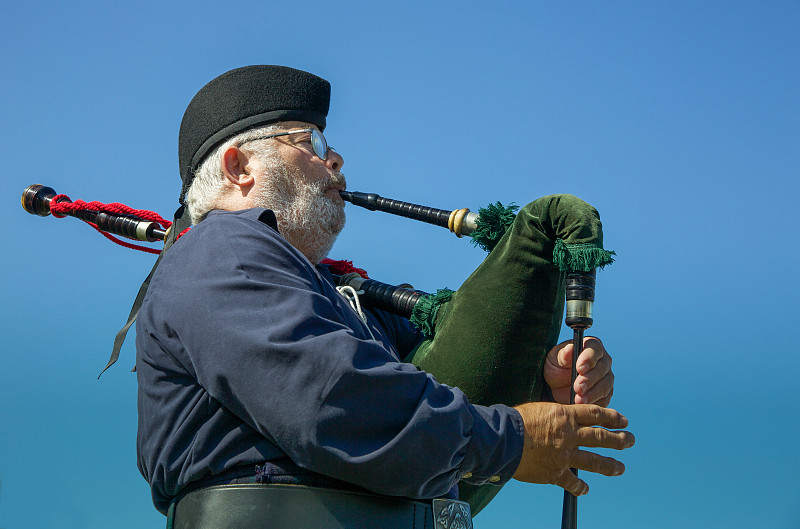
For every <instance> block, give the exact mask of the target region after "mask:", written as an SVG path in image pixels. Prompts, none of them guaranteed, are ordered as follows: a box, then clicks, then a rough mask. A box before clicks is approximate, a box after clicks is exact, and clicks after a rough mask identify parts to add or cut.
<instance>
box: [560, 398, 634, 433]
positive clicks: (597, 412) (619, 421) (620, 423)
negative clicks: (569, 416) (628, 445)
mask: <svg viewBox="0 0 800 529" xmlns="http://www.w3.org/2000/svg"><path fill="white" fill-rule="evenodd" d="M570 409H571V410H573V411H574V413H575V420H576V421H577V422H578V424H580V425H581V426H602V427H603V428H610V429H612V430H619V429H620V428H625V427H626V426H628V419H627V418H626V417H625V416H624V415H622V414H621V413H620V412H618V411H617V410H612V409H611V408H601V407H600V406H595V405H594V404H575V405H574V406H570Z"/></svg>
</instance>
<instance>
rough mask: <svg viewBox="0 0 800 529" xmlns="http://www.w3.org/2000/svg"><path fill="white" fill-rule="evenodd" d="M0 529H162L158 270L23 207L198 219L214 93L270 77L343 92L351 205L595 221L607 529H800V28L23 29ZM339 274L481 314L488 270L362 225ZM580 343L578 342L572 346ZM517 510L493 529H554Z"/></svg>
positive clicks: (497, 9)
mask: <svg viewBox="0 0 800 529" xmlns="http://www.w3.org/2000/svg"><path fill="white" fill-rule="evenodd" d="M0 12H2V14H3V18H4V20H5V21H6V22H5V24H4V30H3V31H2V32H0V44H2V49H3V53H2V54H0V71H1V72H2V75H0V120H2V123H3V125H4V126H3V127H2V129H0V137H2V141H0V153H2V159H3V161H4V166H5V176H4V178H3V179H2V181H0V197H2V198H3V201H4V202H3V203H4V205H5V207H3V208H0V220H2V223H3V225H4V226H5V227H6V229H7V230H8V231H7V233H8V236H7V237H6V238H5V243H4V251H3V255H4V257H5V258H4V259H3V260H2V261H1V262H0V267H1V269H2V274H0V277H2V292H3V300H4V303H3V305H2V314H1V315H0V331H1V332H2V336H3V344H4V345H3V351H2V364H0V366H2V367H0V425H2V426H0V428H1V429H0V528H2V529H17V528H39V527H41V528H44V527H47V528H81V529H84V528H101V527H102V528H105V527H117V528H127V527H131V528H133V527H137V528H142V527H161V526H163V524H164V518H163V517H162V516H161V515H160V514H158V513H157V512H156V511H155V509H153V507H152V504H151V501H150V495H149V489H148V486H147V484H146V483H145V481H144V480H143V479H142V477H141V476H140V475H139V473H138V470H137V469H136V457H135V432H136V403H135V398H136V380H135V376H134V375H133V374H131V373H129V370H130V368H131V367H132V366H133V358H134V350H133V345H132V344H133V340H132V339H131V340H129V342H128V343H127V344H126V346H125V348H124V349H123V352H122V356H121V360H120V361H119V363H118V364H117V365H116V366H115V367H113V368H112V369H111V370H109V371H108V372H107V373H106V374H105V375H103V377H102V379H100V380H99V381H97V380H96V377H97V374H98V373H99V372H100V370H101V369H102V367H103V366H104V365H105V363H106V360H107V358H108V354H109V352H110V347H111V344H112V340H113V337H114V334H115V333H116V331H117V329H118V328H119V327H120V326H121V325H122V324H123V323H124V320H125V319H126V317H127V314H128V310H129V308H130V303H131V302H132V300H133V298H134V297H135V294H136V291H137V289H138V287H139V284H140V283H141V280H142V279H143V278H144V277H145V276H146V275H147V273H148V272H149V270H150V267H151V265H152V262H153V257H152V256H150V255H147V254H140V253H138V252H133V251H130V250H126V249H123V248H121V247H117V246H115V245H112V244H110V243H108V242H107V241H105V239H103V238H102V237H100V236H99V235H97V234H96V233H94V231H93V230H92V229H90V228H88V227H86V226H85V225H83V224H82V223H80V222H78V221H76V220H74V219H63V220H55V219H53V218H52V217H51V218H47V219H41V218H35V217H32V216H30V215H28V214H26V213H24V212H23V211H22V209H21V208H20V207H19V196H20V194H21V192H22V190H23V189H24V188H25V187H26V186H28V185H30V184H33V183H42V184H46V185H49V186H51V187H54V188H55V189H56V190H57V191H59V192H63V193H66V194H68V195H70V196H71V197H72V198H73V199H84V200H99V201H103V202H114V201H118V202H124V203H126V204H129V205H131V206H132V207H136V208H142V209H152V210H155V211H157V212H159V213H161V214H162V215H163V216H165V217H168V216H171V214H172V211H173V210H174V209H175V207H176V205H177V196H178V192H179V187H180V186H179V177H178V166H177V132H178V126H179V124H180V119H181V116H182V115H183V111H184V109H185V107H186V105H187V103H188V102H189V100H190V99H191V97H192V96H193V95H194V93H195V92H196V91H197V90H198V89H199V88H200V87H202V86H203V85H204V84H205V83H206V82H208V81H209V80H210V79H212V78H213V77H215V76H217V75H219V74H220V73H222V72H224V71H226V70H229V69H231V68H234V67H238V66H243V65H247V64H283V65H288V66H293V67H297V68H301V69H305V70H308V71H311V72H314V73H316V74H318V75H320V76H322V77H325V78H326V79H328V80H330V81H331V83H332V85H333V95H332V104H331V113H330V115H329V121H328V122H329V126H328V128H327V129H326V136H327V138H328V141H329V142H330V143H331V145H333V146H335V147H336V148H337V150H338V151H339V152H341V153H342V154H343V155H344V158H345V167H344V172H345V174H346V175H347V176H348V182H349V187H350V188H351V189H355V190H361V191H369V192H375V193H379V194H382V195H384V196H389V197H392V198H398V199H404V200H409V201H412V202H417V203H423V204H427V205H432V206H436V207H441V208H445V209H454V208H461V207H470V208H472V209H477V208H478V207H481V206H484V205H486V204H488V203H489V202H494V201H498V200H499V201H502V202H516V203H525V202H527V201H530V200H533V199H535V198H537V197H539V196H543V195H546V194H550V193H571V194H575V195H578V196H580V197H582V198H584V199H585V200H587V201H588V202H590V203H592V204H593V205H595V206H596V207H597V208H598V210H599V211H600V214H601V217H602V219H603V224H604V230H605V242H606V247H607V248H610V249H614V250H616V251H617V254H618V256H617V257H618V261H617V263H615V264H614V265H613V266H611V267H608V268H606V269H605V270H604V271H602V272H600V274H599V276H598V290H597V303H596V307H595V312H596V317H595V326H594V328H593V329H592V332H593V333H595V334H597V335H599V336H601V337H602V338H603V339H604V341H605V343H606V345H607V347H608V349H609V351H610V352H611V354H612V355H613V358H614V371H615V373H616V375H617V383H616V392H615V396H614V400H613V402H612V404H613V407H615V408H616V409H619V410H620V411H622V412H623V413H625V414H626V415H627V416H628V417H629V419H630V429H631V430H632V431H633V432H634V433H635V434H636V436H637V445H636V447H635V448H633V449H631V450H629V451H627V452H624V453H623V454H621V457H622V459H623V461H624V462H625V463H626V465H627V467H628V471H627V473H626V474H625V475H624V476H623V477H620V478H613V479H612V478H605V477H599V476H597V477H594V476H593V477H589V478H587V480H588V483H589V485H590V487H591V492H590V493H589V495H588V496H586V497H584V498H581V499H580V501H579V523H580V526H581V527H583V528H588V527H609V526H612V524H613V526H614V527H617V528H618V529H627V528H637V529H638V528H641V527H648V528H674V527H725V528H752V527H770V528H772V527H774V528H795V527H800V507H799V506H798V505H800V503H798V501H797V497H796V496H797V494H796V489H795V483H796V481H797V476H798V475H800V455H798V451H797V449H796V447H795V443H796V440H797V439H798V438H800V424H799V423H800V400H799V399H798V397H797V390H796V385H797V378H798V373H799V372H800V359H799V358H800V357H799V356H798V354H797V345H796V344H797V340H796V338H795V334H796V330H797V329H798V327H800V326H798V324H797V323H796V322H795V318H796V314H795V313H796V304H797V301H796V299H797V297H798V294H800V288H798V286H799V285H800V281H798V279H797V273H796V272H795V268H796V264H797V262H798V258H799V257H800V255H798V249H797V248H798V236H797V230H798V215H797V212H796V211H797V205H796V204H797V195H798V191H800V186H799V185H798V178H799V177H800V170H799V164H798V154H800V148H799V147H798V146H800V98H798V93H800V59H799V58H798V57H800V53H798V50H800V32H798V30H797V28H798V27H800V3H798V2H797V1H789V0H785V1H770V2H759V3H756V2H743V1H728V2H721V1H708V2H688V1H673V2H653V1H640V2H630V1H628V2H603V3H600V2H589V1H575V2H538V1H531V2H497V3H492V4H490V3H488V2H470V1H464V2H404V3H402V4H400V3H394V4H384V3H378V2H337V3H334V2H318V1H307V2H303V3H288V2H287V3H276V2H270V3H266V2H243V3H240V4H236V5H233V4H230V3H221V2H210V1H208V2H191V3H190V2H173V3H166V2H165V3H156V2H147V1H145V2H137V3H109V2H102V3H101V2H77V3H70V4H67V3H56V2H45V3H35V4H28V5H23V4H22V3H10V2H6V3H4V4H3V6H2V7H0ZM347 212H348V226H347V227H346V228H345V232H344V233H343V235H342V236H341V237H340V240H339V241H338V242H337V244H336V246H335V248H334V250H333V253H332V256H333V257H337V258H347V259H352V260H353V261H355V263H356V264H357V265H359V266H361V267H363V268H366V269H367V270H368V271H369V272H370V274H371V275H372V276H373V277H375V278H378V279H381V280H384V281H387V282H398V283H399V282H410V283H413V284H414V285H415V286H417V287H419V288H422V289H424V290H429V291H430V290H435V289H437V288H441V287H444V286H448V287H450V288H457V287H458V285H459V284H460V283H461V281H463V280H464V279H465V278H466V277H467V275H469V273H470V272H471V271H472V270H473V269H474V268H475V267H476V266H477V265H478V263H479V262H480V260H481V259H482V257H483V254H482V252H481V251H480V250H478V249H475V248H473V247H471V246H470V245H469V244H468V243H465V242H464V241H459V240H457V239H455V238H454V237H452V236H451V235H449V234H448V233H447V232H445V231H443V230H440V229H438V228H434V227H430V226H426V225H416V224H412V223H410V222H408V221H404V220H400V219H398V218H395V217H390V216H388V215H382V214H377V213H369V212H366V211H364V210H358V211H357V210H356V209H355V208H352V207H349V208H348V209H347ZM567 334H568V333H567V332H565V333H564V336H567ZM560 514H561V491H560V489H556V488H554V487H547V486H540V485H525V484H521V483H512V484H510V485H509V486H507V487H506V489H505V490H504V491H503V492H502V493H501V494H500V496H499V497H498V498H497V499H496V500H495V501H494V502H493V504H492V505H490V506H489V507H488V508H487V509H486V510H485V511H484V512H483V513H482V514H481V515H480V516H478V518H476V520H475V522H476V527H478V528H481V529H490V528H500V527H508V526H512V525H513V526H539V527H557V526H558V524H559V520H560Z"/></svg>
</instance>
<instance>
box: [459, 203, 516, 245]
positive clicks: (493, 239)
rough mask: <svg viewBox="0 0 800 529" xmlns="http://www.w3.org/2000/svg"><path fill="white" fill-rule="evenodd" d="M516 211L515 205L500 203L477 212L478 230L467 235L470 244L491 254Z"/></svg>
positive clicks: (511, 221)
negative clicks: (470, 241)
mask: <svg viewBox="0 0 800 529" xmlns="http://www.w3.org/2000/svg"><path fill="white" fill-rule="evenodd" d="M518 209H519V206H517V205H516V204H513V203H512V204H509V205H508V206H504V205H502V204H501V203H500V202H495V203H494V204H489V205H488V206H486V207H485V208H480V209H479V210H478V229H477V230H475V231H474V232H472V233H470V235H469V236H470V237H471V238H472V244H474V245H475V246H478V247H480V248H483V249H484V250H486V251H487V252H491V251H492V249H493V248H494V247H495V246H497V243H498V242H500V239H501V238H502V237H503V235H505V233H506V230H507V229H508V228H509V227H510V226H511V224H512V223H513V222H514V218H515V217H516V216H517V210H518Z"/></svg>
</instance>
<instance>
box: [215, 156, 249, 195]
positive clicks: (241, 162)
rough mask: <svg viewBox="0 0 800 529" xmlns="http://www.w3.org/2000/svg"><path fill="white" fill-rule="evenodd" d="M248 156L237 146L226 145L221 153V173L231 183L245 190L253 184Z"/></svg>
mask: <svg viewBox="0 0 800 529" xmlns="http://www.w3.org/2000/svg"><path fill="white" fill-rule="evenodd" d="M248 164H249V157H248V156H247V155H246V154H245V153H244V152H242V151H241V149H239V148H238V147H228V148H227V149H225V152H224V153H222V173H223V174H224V175H225V178H227V179H228V181H229V182H230V183H232V184H233V185H235V186H237V187H240V188H243V189H244V190H245V194H246V190H247V189H248V188H250V186H252V185H253V181H254V180H253V176H252V175H251V174H250V167H249V165H248Z"/></svg>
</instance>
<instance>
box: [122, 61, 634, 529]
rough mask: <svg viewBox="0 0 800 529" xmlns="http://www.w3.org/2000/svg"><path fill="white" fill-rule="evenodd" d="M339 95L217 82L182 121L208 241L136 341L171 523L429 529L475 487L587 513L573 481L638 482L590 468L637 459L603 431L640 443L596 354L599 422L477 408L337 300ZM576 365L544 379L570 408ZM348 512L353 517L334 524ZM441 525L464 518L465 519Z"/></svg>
mask: <svg viewBox="0 0 800 529" xmlns="http://www.w3.org/2000/svg"><path fill="white" fill-rule="evenodd" d="M329 94H330V85H329V84H328V83H327V82H326V81H324V80H322V79H320V78H318V77H316V76H313V75H311V74H308V73H306V72H301V71H299V70H293V69H291V68H285V67H277V66H251V67H246V68H240V69H237V70H233V71H231V72H227V73H226V74H223V75H222V76H220V77H218V78H217V79H215V80H213V81H212V82H211V83H209V84H208V85H207V86H206V87H204V88H203V89H202V90H201V91H200V92H199V93H198V94H197V95H196V96H195V98H194V99H193V100H192V102H191V103H190V105H189V107H188V109H187V111H186V114H185V115H184V119H183V122H182V125H181V134H180V153H179V154H180V162H181V176H182V178H183V182H184V186H183V191H182V194H181V202H182V203H184V202H185V203H186V204H187V205H188V210H189V212H190V214H191V220H192V222H193V223H194V224H195V227H194V228H192V230H191V231H189V232H188V233H187V234H185V235H183V237H181V239H180V240H178V241H177V242H176V243H175V244H174V245H173V246H172V247H171V248H170V249H169V251H168V252H166V253H165V255H164V256H163V259H162V260H161V262H160V264H159V265H158V268H157V269H156V271H155V273H154V274H153V277H152V280H151V283H150V286H149V289H148V292H147V297H146V298H145V301H144V304H143V306H142V309H141V312H140V314H139V317H138V321H137V339H136V341H137V376H138V381H139V435H138V441H137V447H138V454H139V468H140V470H141V472H142V474H143V475H144V476H145V478H146V479H147V480H148V482H149V483H150V484H151V487H152V492H153V500H154V503H155V505H156V507H157V508H158V509H159V510H160V511H161V512H164V513H166V512H167V510H168V508H170V505H172V506H173V507H172V509H173V510H174V513H171V515H172V514H174V515H175V520H176V523H177V524H179V525H180V524H182V523H183V524H190V523H192V524H199V525H200V526H202V525H203V524H206V525H207V526H212V525H214V524H215V523H218V522H217V521H213V522H212V521H210V520H211V518H209V517H213V516H223V515H220V514H219V513H220V512H223V513H224V517H225V520H226V522H227V521H230V520H232V519H234V518H235V519H236V520H239V522H235V523H241V524H243V525H242V526H244V525H247V526H248V527H251V528H252V527H258V525H253V524H254V523H257V522H255V521H254V520H262V522H263V523H267V521H269V522H270V523H272V525H270V527H281V525H280V524H279V523H277V524H276V520H279V519H282V518H281V516H283V515H284V514H285V513H286V512H287V511H290V512H291V513H292V515H291V516H290V517H289V520H292V523H294V524H295V526H297V521H298V517H302V516H306V517H309V518H303V519H304V520H305V522H304V523H305V524H307V525H303V523H300V524H299V525H300V526H309V525H310V524H317V525H319V526H320V527H323V526H324V527H328V526H332V525H331V523H332V520H335V522H336V526H341V527H349V526H352V524H356V525H359V522H358V520H360V521H361V522H362V523H363V525H361V526H372V527H381V526H386V527H404V526H406V525H408V523H407V521H406V522H404V521H401V520H403V519H406V518H403V516H405V514H402V513H405V512H407V509H409V508H410V509H411V510H412V511H411V512H414V513H416V512H417V509H419V512H421V513H424V514H423V515H424V516H425V517H428V518H429V517H430V516H432V515H431V514H430V512H429V509H430V500H431V499H433V498H450V499H453V498H455V497H456V496H457V494H458V492H457V484H458V482H459V480H464V481H465V482H466V483H471V484H474V485H482V484H486V483H492V484H495V485H498V486H499V485H502V484H504V483H505V482H507V481H508V480H509V479H510V478H511V477H515V478H516V479H519V480H522V481H529V482H535V483H555V484H557V485H560V486H562V487H564V488H566V489H567V490H569V491H571V492H572V493H574V494H576V495H578V494H585V493H586V492H587V490H588V489H587V487H586V485H585V483H583V482H582V481H581V480H579V479H578V478H577V477H576V476H574V475H573V474H572V473H570V472H569V470H568V468H569V467H570V466H573V467H576V468H579V469H584V470H589V471H592V472H599V473H602V474H605V475H619V474H621V473H622V472H623V471H624V467H623V466H622V464H621V463H619V462H617V461H615V460H613V459H611V458H605V457H601V456H598V455H596V454H592V453H589V452H585V451H582V450H579V449H578V446H597V447H607V448H616V449H622V448H627V447H629V446H631V445H632V444H633V436H632V435H631V434H629V433H627V432H611V431H608V430H605V429H602V428H590V426H602V427H604V428H611V429H617V428H623V427H625V426H626V425H627V420H626V419H625V418H624V417H623V416H621V415H620V414H619V413H617V412H615V411H613V410H608V409H605V408H602V407H600V406H606V405H607V404H608V402H609V399H610V397H611V393H612V391H613V375H612V374H611V370H610V357H609V356H608V354H607V353H606V352H605V349H604V347H603V345H602V344H601V343H600V341H599V340H596V339H589V340H587V342H586V349H585V350H584V351H583V352H582V353H581V356H580V357H579V359H578V366H579V372H580V373H581V376H580V377H578V379H577V380H576V391H577V395H578V396H577V397H576V402H578V403H582V404H584V405H582V406H571V407H567V406H562V405H559V404H554V403H530V404H523V405H521V406H518V407H516V408H510V407H507V406H503V405H495V406H489V407H485V406H475V405H472V404H470V403H469V402H468V400H467V398H466V397H465V396H464V394H463V393H462V392H461V391H460V390H459V389H457V388H451V387H448V386H445V385H442V384H439V383H437V382H436V380H435V379H434V378H433V377H432V376H431V375H429V374H427V373H425V372H423V371H420V370H418V369H416V368H415V367H414V366H413V365H411V364H406V363H403V362H401V359H402V358H405V357H406V356H407V355H408V354H409V353H411V351H412V350H413V349H414V347H415V346H416V345H417V344H418V343H419V342H420V340H421V339H422V337H421V335H420V334H419V333H418V332H416V331H415V330H414V329H413V328H412V327H411V326H410V325H409V323H408V321H407V320H405V319H403V318H400V317H397V316H393V315H389V314H387V313H383V312H381V311H366V314H365V316H364V319H362V317H361V315H359V314H357V313H356V312H355V311H354V310H353V309H352V307H351V306H350V305H348V304H347V302H346V301H345V299H344V298H343V297H342V296H340V295H339V293H338V292H337V290H336V288H335V286H334V285H333V283H332V282H331V277H330V273H329V272H328V271H327V269H326V268H325V267H324V266H320V265H319V262H320V260H322V259H323V258H324V257H325V256H326V255H327V253H328V251H329V250H330V248H331V247H332V245H333V243H334V241H335V239H336V236H337V235H338V233H339V232H340V231H341V229H342V228H343V226H344V203H343V201H342V199H341V198H340V196H339V193H338V191H339V190H341V189H344V187H345V179H344V176H343V175H342V173H341V168H342V166H343V164H344V160H343V158H342V157H341V155H340V154H338V153H337V152H336V151H334V150H332V149H330V148H328V146H327V144H326V142H325V139H324V137H323V136H322V130H323V129H324V128H325V125H326V122H325V118H326V116H327V111H328V103H329ZM183 222H184V223H185V222H186V220H185V217H184V219H183ZM176 225H177V226H180V225H181V222H178V223H176ZM571 355H572V348H571V346H570V345H567V344H562V345H560V346H557V347H555V348H553V350H551V351H550V353H549V354H548V357H547V362H546V364H545V369H544V376H545V380H546V382H547V383H548V384H549V386H550V388H551V389H552V391H553V394H554V396H555V397H556V399H557V401H558V402H562V403H563V402H566V401H567V400H568V398H569V397H568V393H569V385H570V381H569V376H570V375H569V371H570V367H569V366H570V362H571ZM587 403H594V404H599V405H600V406H595V405H585V404H587ZM253 483H259V484H262V485H250V484H253ZM222 484H228V485H229V486H228V487H227V488H225V487H220V485H222ZM231 484H248V486H246V487H244V488H242V487H236V486H230V485H231ZM280 484H289V485H303V486H304V487H302V488H298V487H286V486H283V487H280V486H278V485H280ZM309 490H310V491H313V493H314V498H315V499H314V500H313V501H312V500H309V499H308V498H307V497H305V496H304V494H305V493H306V492H307V491H309ZM254 491H255V492H254ZM301 491H303V492H301ZM212 493H213V494H214V495H215V496H209V494H212ZM345 493H347V494H351V495H346V497H345V499H344V500H342V501H343V505H344V506H343V507H342V508H338V507H337V508H332V507H330V504H329V503H325V505H326V507H325V508H320V507H319V498H324V502H338V501H339V500H340V499H341V498H343V497H344V496H342V494H345ZM252 494H256V495H257V496H252ZM276 495H280V496H279V497H280V500H279V501H272V500H271V499H270V498H278V496H276ZM400 498H408V499H411V500H422V501H410V500H405V499H400ZM176 500H177V501H176ZM245 504H246V506H245ZM212 505H213V506H214V507H213V508H212ZM440 505H442V506H447V507H443V508H445V510H444V511H442V512H446V513H450V515H451V516H452V515H453V512H456V511H453V509H454V507H453V505H458V504H453V503H442V504H440ZM220 506H221V507H220ZM459 508H463V507H459ZM446 509H450V510H446ZM246 512H255V513H260V514H257V515H254V516H255V518H253V517H251V518H247V516H248V515H247V514H246ZM467 512H468V511H467ZM213 513H216V514H213ZM364 516H366V517H369V521H368V522H364V519H363V517H364ZM442 516H444V515H442ZM264 517H268V518H269V520H264V519H263V518H264ZM331 517H332V518H331ZM412 518H413V517H412ZM198 520H199V521H198ZM214 520H216V518H215V519H214ZM406 520H407V519H406ZM231 523H233V522H231ZM235 523H234V525H232V526H237V525H235ZM287 523H289V521H288V520H287ZM427 523H430V522H427ZM348 524H350V525H348ZM382 524H384V525H382ZM179 525H176V527H177V526H179ZM409 526H410V525H409Z"/></svg>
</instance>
